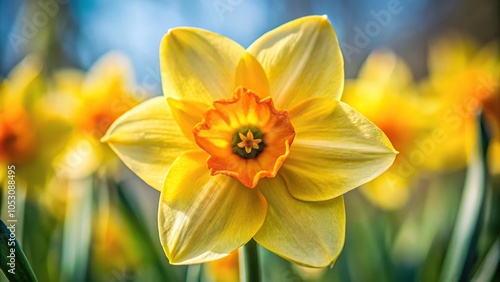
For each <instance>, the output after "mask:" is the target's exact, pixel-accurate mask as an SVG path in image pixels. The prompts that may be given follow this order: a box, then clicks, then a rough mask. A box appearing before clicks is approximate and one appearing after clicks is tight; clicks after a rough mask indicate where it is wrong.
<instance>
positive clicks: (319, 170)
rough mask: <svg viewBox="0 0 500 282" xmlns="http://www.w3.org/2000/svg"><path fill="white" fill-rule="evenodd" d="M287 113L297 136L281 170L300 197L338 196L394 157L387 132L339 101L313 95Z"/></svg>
mask: <svg viewBox="0 0 500 282" xmlns="http://www.w3.org/2000/svg"><path fill="white" fill-rule="evenodd" d="M289 114H290V118H291V120H292V124H293V125H294V127H295V130H296V132H297V133H296V134H297V135H296V136H295V140H294V143H293V146H292V148H291V150H290V155H289V156H288V159H287V160H286V162H285V163H284V164H283V166H282V168H281V170H280V174H281V175H282V176H283V178H284V179H285V181H286V183H287V185H288V187H289V188H288V189H289V191H290V193H291V194H292V195H293V196H294V197H296V198H298V199H301V200H305V201H322V200H327V199H332V198H335V197H338V196H340V195H342V194H344V193H346V192H347V191H349V190H351V189H354V188H356V187H358V186H359V185H361V184H364V183H366V182H368V181H370V180H372V179H373V178H375V177H377V176H378V175H380V174H381V173H382V172H384V171H385V170H386V169H387V168H388V167H390V166H391V164H392V163H393V161H394V158H395V155H396V151H395V150H394V148H393V147H392V145H391V143H390V141H389V140H388V139H387V137H386V136H385V134H384V133H383V132H382V131H381V130H380V129H379V128H378V127H376V126H375V125H374V124H373V123H371V122H370V121H369V120H368V119H366V118H365V117H364V116H362V115H361V114H360V113H358V112H357V111H355V110H354V109H352V108H351V107H349V106H348V105H347V104H344V103H343V102H339V101H336V100H334V99H331V98H311V99H308V100H306V101H304V102H302V103H300V104H298V105H297V106H296V107H294V108H293V109H291V110H290V111H289ZM304 174H307V177H304Z"/></svg>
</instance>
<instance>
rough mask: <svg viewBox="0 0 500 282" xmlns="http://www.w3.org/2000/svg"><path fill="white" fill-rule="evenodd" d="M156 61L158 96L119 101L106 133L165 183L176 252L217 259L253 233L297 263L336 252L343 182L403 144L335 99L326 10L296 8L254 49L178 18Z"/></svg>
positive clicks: (377, 165) (335, 52)
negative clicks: (310, 12) (121, 107)
mask: <svg viewBox="0 0 500 282" xmlns="http://www.w3.org/2000/svg"><path fill="white" fill-rule="evenodd" d="M160 60H161V61H160V62H161V73H162V83H163V92H164V97H156V98H152V99H150V100H148V101H146V102H144V103H142V104H140V105H139V106H137V107H135V108H133V109H132V110H130V111H129V112H127V113H125V114H124V115H123V116H121V117H120V118H118V119H117V120H116V122H115V123H114V124H113V125H112V126H111V127H110V129H109V130H108V132H107V133H106V135H105V136H104V137H103V139H102V140H103V141H105V142H107V143H108V144H109V145H110V146H111V148H112V149H113V150H114V151H115V152H116V153H117V154H118V156H120V158H121V159H122V160H123V161H124V162H125V164H126V165H127V166H128V167H129V168H131V169H132V170H133V171H134V172H135V173H136V174H137V175H138V176H139V177H141V178H142V179H143V180H144V181H145V182H146V183H148V184H149V185H151V186H152V187H154V188H156V189H158V190H160V191H161V196H160V202H159V212H158V225H159V233H160V240H161V243H162V246H163V249H164V251H165V253H166V255H167V257H168V258H169V260H170V263H172V264H192V263H202V262H206V261H210V260H215V259H218V258H222V257H225V256H227V255H228V254H229V253H231V252H232V251H234V250H235V249H237V248H239V247H240V246H242V245H244V244H245V243H247V242H248V241H249V240H251V239H252V238H253V239H255V241H257V242H258V243H259V244H260V245H261V246H263V247H265V248H267V249H269V250H270V251H272V252H274V253H276V254H278V255H280V256H282V257H284V258H286V259H288V260H290V261H292V262H295V263H298V264H301V265H305V266H311V267H324V266H327V265H331V264H332V263H333V262H334V261H335V260H336V258H337V257H338V255H339V254H340V251H341V249H342V247H343V244H344V237H345V224H346V223H345V211H344V199H343V196H342V195H343V194H344V193H346V192H347V191H349V190H351V189H354V188H356V187H358V186H359V185H361V184H363V183H365V182H367V181H370V180H372V179H373V178H375V177H376V176H378V175H379V174H381V173H382V172H383V171H385V170H386V169H387V168H388V167H389V166H390V165H391V164H392V162H393V161H394V158H395V154H396V151H395V150H394V148H393V147H392V145H391V143H390V141H389V140H388V139H387V137H386V136H385V135H384V133H383V132H382V131H381V130H380V129H379V128H377V127H376V126H375V125H374V124H373V123H372V122H370V121H369V120H368V119H366V118H365V117H363V116H362V115H361V114H359V113H358V112H357V111H355V110H354V109H352V108H351V107H350V106H348V105H347V104H345V103H343V102H341V101H340V97H341V94H342V88H343V82H344V73H343V60H342V54H341V52H340V48H339V44H338V41H337V38H336V35H335V32H334V30H333V28H332V26H331V24H330V22H329V21H328V19H327V18H326V17H322V16H310V17H304V18H300V19H297V20H294V21H292V22H289V23H287V24H284V25H283V26H280V27H278V28H277V29H275V30H272V31H270V32H268V33H267V34H265V35H264V36H262V37H261V38H259V39H257V41H255V42H254V43H253V44H252V45H251V46H250V47H249V48H247V49H244V48H243V47H241V46H240V45H238V44H237V43H235V42H233V41H231V40H230V39H227V38H225V37H223V36H220V35H218V34H215V33H212V32H209V31H205V30H202V29H196V28H174V29H171V30H170V31H169V32H168V33H167V34H166V35H165V37H164V38H163V40H162V42H161V47H160ZM165 99H166V102H165ZM259 140H260V141H259ZM242 142H243V143H242ZM249 151H250V152H249Z"/></svg>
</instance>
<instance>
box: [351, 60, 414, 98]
mask: <svg viewBox="0 0 500 282" xmlns="http://www.w3.org/2000/svg"><path fill="white" fill-rule="evenodd" d="M359 78H360V79H362V80H367V81H369V82H371V83H374V84H375V85H377V86H378V87H380V88H381V89H383V88H385V87H390V86H392V87H405V86H406V85H408V84H410V83H411V82H412V80H413V78H412V74H411V71H410V69H409V68H408V66H407V65H406V63H405V62H404V61H403V60H401V59H400V58H398V57H397V56H396V54H394V53H393V52H392V51H389V50H379V51H375V52H373V53H371V54H370V56H368V58H367V59H366V62H365V63H364V64H363V67H362V68H361V70H360V71H359ZM398 94H400V95H401V94H402V95H404V93H398Z"/></svg>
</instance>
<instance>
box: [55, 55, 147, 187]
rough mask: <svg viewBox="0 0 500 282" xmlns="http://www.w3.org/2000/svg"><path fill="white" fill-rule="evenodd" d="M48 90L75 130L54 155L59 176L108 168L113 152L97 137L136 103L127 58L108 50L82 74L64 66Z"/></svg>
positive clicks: (76, 176) (114, 156)
mask: <svg viewBox="0 0 500 282" xmlns="http://www.w3.org/2000/svg"><path fill="white" fill-rule="evenodd" d="M53 81H54V82H53V89H52V93H55V94H57V97H58V99H57V100H56V99H52V100H51V101H52V103H61V101H62V103H64V104H65V105H66V111H65V112H64V114H65V115H67V116H68V119H70V120H72V121H73V124H74V126H75V129H76V130H75V132H74V134H73V135H72V136H71V139H70V142H69V144H68V146H66V148H65V149H64V150H63V151H62V152H61V153H60V154H59V155H58V156H57V158H56V159H55V161H54V166H55V167H56V168H57V170H58V175H59V176H66V177H70V178H82V177H84V176H88V175H90V174H92V173H94V172H96V171H98V170H103V169H109V168H112V165H113V164H114V162H115V160H116V155H115V154H113V152H111V150H110V149H109V147H108V146H103V144H102V143H100V142H99V139H100V138H101V137H102V136H103V135H104V133H106V131H107V130H108V128H109V126H111V124H112V123H113V122H114V121H115V120H116V119H117V118H118V117H119V116H121V115H122V114H123V113H125V112H126V111H128V110H129V109H131V108H132V107H133V106H135V105H137V104H138V103H139V100H138V99H137V97H134V95H133V91H134V89H136V86H135V83H134V81H135V78H134V72H133V69H132V64H131V62H130V60H129V59H128V58H127V57H126V56H125V55H123V54H121V53H119V52H116V51H111V52H108V53H106V54H104V55H103V56H102V57H101V58H99V59H98V60H97V61H96V62H95V63H94V64H93V65H92V66H91V68H90V69H89V71H88V73H86V74H84V73H83V72H81V71H79V70H73V69H64V70H59V71H58V72H56V73H55V74H54V78H53Z"/></svg>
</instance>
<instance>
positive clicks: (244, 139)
mask: <svg viewBox="0 0 500 282" xmlns="http://www.w3.org/2000/svg"><path fill="white" fill-rule="evenodd" d="M239 136H240V139H241V142H240V143H238V144H237V145H238V147H240V148H245V152H247V154H250V153H251V152H252V149H259V143H260V142H262V139H254V138H253V133H252V131H250V129H249V130H248V132H247V136H245V135H243V134H241V133H239Z"/></svg>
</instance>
